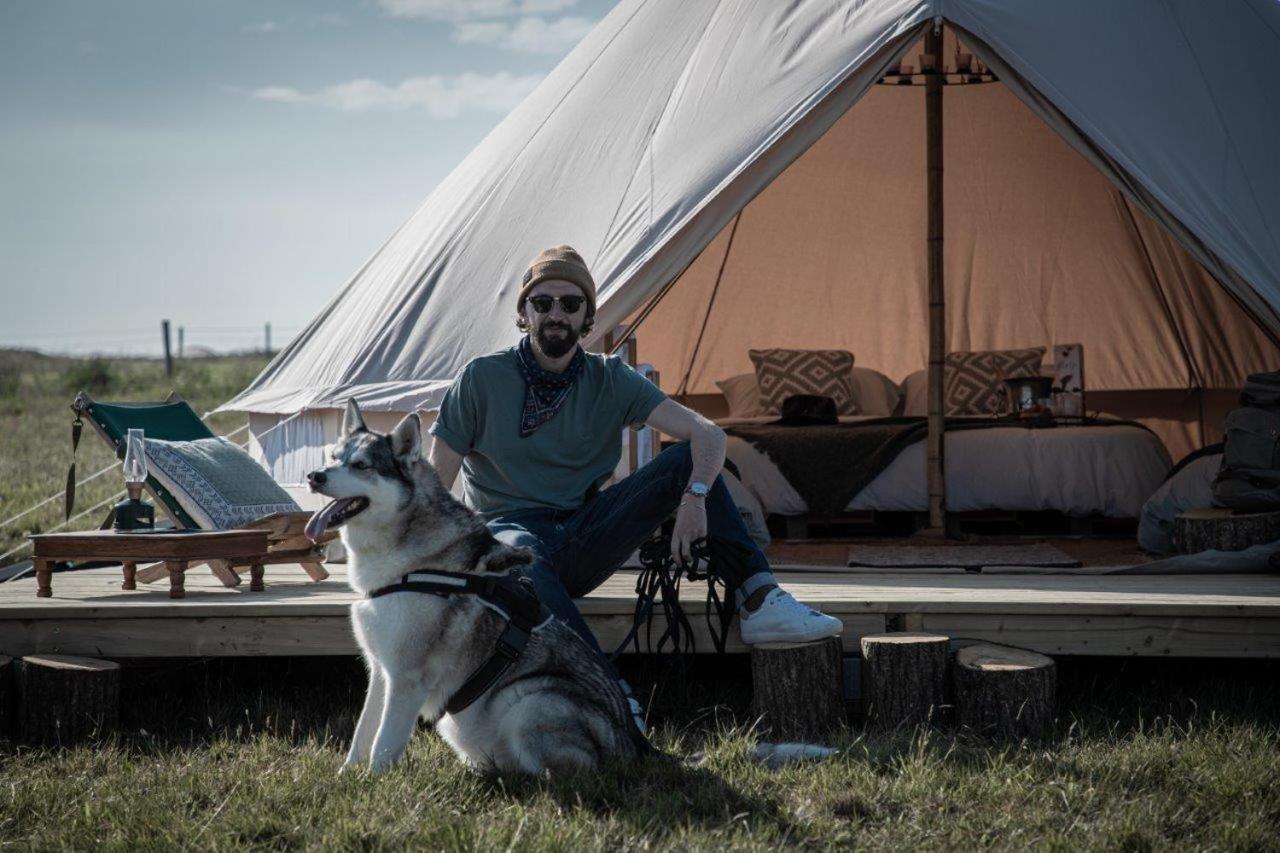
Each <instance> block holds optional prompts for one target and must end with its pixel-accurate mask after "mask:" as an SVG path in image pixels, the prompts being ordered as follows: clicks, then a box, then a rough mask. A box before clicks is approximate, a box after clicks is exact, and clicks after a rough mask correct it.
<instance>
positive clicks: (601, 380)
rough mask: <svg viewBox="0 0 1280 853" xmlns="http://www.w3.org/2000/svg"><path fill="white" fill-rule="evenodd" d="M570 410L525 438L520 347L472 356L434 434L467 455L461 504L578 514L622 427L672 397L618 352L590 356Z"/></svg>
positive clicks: (491, 511)
mask: <svg viewBox="0 0 1280 853" xmlns="http://www.w3.org/2000/svg"><path fill="white" fill-rule="evenodd" d="M585 355H586V359H587V360H586V364H584V365H583V368H582V374H581V375H580V376H579V377H578V379H577V381H576V382H575V383H574V384H573V388H572V390H570V392H569V396H568V398H567V399H566V400H565V403H564V405H563V406H562V407H561V408H560V410H559V411H558V412H556V414H555V416H554V417H552V418H551V420H549V421H547V422H546V423H544V424H542V426H540V427H538V429H537V430H536V431H535V432H534V433H533V434H532V435H530V436H527V437H525V438H521V437H520V415H521V412H522V411H523V409H524V393H525V383H524V376H523V375H522V374H521V373H520V367H519V363H518V359H519V356H518V355H517V354H516V348H515V347H512V348H511V349H506V350H502V351H501V352H495V353H493V354H491V355H482V356H480V357H479V358H475V359H472V360H471V361H470V362H469V363H468V364H467V366H466V367H464V368H463V369H462V373H460V374H459V375H458V378H457V379H455V380H454V382H453V385H452V386H450V388H449V390H448V391H447V392H446V393H445V395H444V400H443V401H442V402H441V403H440V413H439V415H438V417H437V418H436V422H435V423H434V424H432V425H431V434H432V435H434V436H435V437H436V438H437V439H440V440H443V441H444V442H445V443H446V444H448V445H449V446H450V447H451V448H453V449H454V451H455V452H457V453H458V454H459V455H461V456H462V457H463V459H462V477H463V501H464V502H465V503H466V505H467V506H469V507H471V508H472V509H474V510H475V511H476V512H478V513H480V514H481V515H484V516H486V517H490V518H492V517H494V516H498V515H503V514H505V513H508V512H512V511H514V510H519V509H529V508H532V507H537V508H552V509H576V508H578V507H579V506H581V505H582V501H583V498H584V497H585V496H586V494H587V491H588V490H589V489H590V488H591V487H592V486H593V485H598V484H600V483H602V482H603V481H604V480H605V479H607V478H608V477H609V475H611V474H612V473H613V471H614V469H615V468H616V467H617V465H618V460H619V459H620V458H621V456H622V440H621V439H622V429H623V428H624V427H626V426H630V425H633V424H640V423H643V422H644V420H645V419H646V418H648V417H649V413H650V412H652V411H653V410H654V409H655V408H656V407H657V405H658V404H659V403H661V402H662V401H663V400H665V399H666V398H667V395H666V394H664V393H662V391H661V390H660V389H659V388H658V386H656V385H654V384H653V383H652V382H650V381H649V380H647V379H645V378H644V377H643V376H641V375H640V374H638V373H636V372H635V371H634V370H632V369H631V367H630V366H629V365H628V364H627V363H626V362H624V361H623V360H622V359H621V358H618V357H617V356H603V355H599V354H597V353H585Z"/></svg>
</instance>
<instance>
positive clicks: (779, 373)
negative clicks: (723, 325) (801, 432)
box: [747, 349, 858, 415]
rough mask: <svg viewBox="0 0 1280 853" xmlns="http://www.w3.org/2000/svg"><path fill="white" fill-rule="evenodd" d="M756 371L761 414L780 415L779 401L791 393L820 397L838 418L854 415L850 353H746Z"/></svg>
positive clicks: (757, 350)
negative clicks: (829, 401) (828, 400)
mask: <svg viewBox="0 0 1280 853" xmlns="http://www.w3.org/2000/svg"><path fill="white" fill-rule="evenodd" d="M747 355H749V356H751V363H752V364H753V365H755V368H756V383H757V384H758V385H759V386H760V406H761V408H763V409H764V413H765V414H768V415H777V414H781V413H782V402H783V401H784V400H786V399H787V398H788V397H790V396H792V395H794V394H821V395H822V396H824V397H830V398H831V399H833V400H835V402H836V412H837V414H841V415H856V414H858V399H857V397H856V396H855V395H854V392H853V379H852V377H851V376H850V372H851V371H852V370H853V353H851V352H846V351H845V350H833V349H823V350H803V349H753V350H747Z"/></svg>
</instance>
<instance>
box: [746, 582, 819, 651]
mask: <svg viewBox="0 0 1280 853" xmlns="http://www.w3.org/2000/svg"><path fill="white" fill-rule="evenodd" d="M738 626H739V629H740V630H741V631H742V642H744V643H746V644H747V645H749V646H751V645H755V644H756V643H811V642H813V641H815V640H822V639H826V638H827V637H838V636H840V632H841V631H843V630H844V625H843V624H842V623H841V622H840V620H839V619H837V618H835V617H834V616H828V615H827V614H825V613H819V612H818V611H817V610H814V609H813V608H812V607H807V606H805V605H803V604H801V603H800V602H798V601H796V600H795V599H794V598H792V597H791V593H789V592H786V591H785V590H783V589H782V588H781V587H779V588H778V589H774V590H771V591H770V592H769V594H768V595H766V596H765V597H764V601H763V602H762V603H761V604H760V606H759V607H757V608H756V609H755V610H753V611H750V612H748V611H747V610H746V609H745V608H744V609H742V610H740V611H739V612H738Z"/></svg>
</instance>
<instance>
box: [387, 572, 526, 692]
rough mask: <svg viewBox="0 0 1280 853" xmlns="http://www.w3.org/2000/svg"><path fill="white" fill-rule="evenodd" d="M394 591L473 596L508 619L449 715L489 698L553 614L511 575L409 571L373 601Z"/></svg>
mask: <svg viewBox="0 0 1280 853" xmlns="http://www.w3.org/2000/svg"><path fill="white" fill-rule="evenodd" d="M395 592H416V593H421V594H425V595H436V596H439V597H441V598H449V597H451V596H454V595H474V596H476V597H477V598H479V599H480V603H481V604H484V605H485V606H486V607H488V608H489V609H491V610H493V611H495V612H496V613H497V614H498V615H499V616H501V617H502V618H503V619H505V620H506V622H507V624H506V627H504V628H503V630H502V633H501V634H500V635H498V641H497V643H495V644H494V649H493V653H492V654H490V655H489V658H488V660H486V661H485V662H484V663H482V664H481V665H480V666H479V668H477V669H476V671H475V672H473V673H471V675H470V676H468V677H467V680H466V681H464V682H463V683H462V686H461V687H459V688H458V689H457V691H456V692H454V694H453V695H452V696H450V697H449V700H448V701H447V702H446V703H445V706H444V709H445V712H446V713H449V714H457V713H459V712H461V711H463V710H465V709H466V708H467V707H468V706H470V705H471V704H472V703H473V702H475V701H476V700H477V699H479V698H480V697H481V696H483V695H484V692H485V691H486V690H488V689H489V688H490V687H492V686H493V684H494V682H496V681H497V680H498V679H499V678H500V677H501V676H502V674H503V673H504V672H506V671H507V669H508V668H509V667H510V666H511V665H512V664H513V663H515V662H516V661H517V660H519V659H520V655H521V654H522V653H523V652H524V648H525V646H526V645H528V643H529V635H530V634H531V633H533V632H534V631H536V630H537V629H539V628H541V627H542V626H543V625H546V624H547V622H549V621H550V619H551V614H550V613H547V612H546V611H545V610H544V608H543V607H542V602H541V601H539V600H538V597H537V595H535V594H534V593H533V592H532V591H531V590H528V589H525V588H524V587H523V586H522V585H521V584H520V583H519V582H517V581H513V580H511V578H510V576H509V575H505V574H503V575H471V574H462V573H460V572H410V573H409V574H407V575H405V576H404V577H402V578H401V579H400V580H399V582H398V583H393V584H388V585H387V586H383V587H379V588H378V589H375V590H373V591H372V592H370V593H369V595H368V598H378V597H380V596H383V595H390V594H392V593H395Z"/></svg>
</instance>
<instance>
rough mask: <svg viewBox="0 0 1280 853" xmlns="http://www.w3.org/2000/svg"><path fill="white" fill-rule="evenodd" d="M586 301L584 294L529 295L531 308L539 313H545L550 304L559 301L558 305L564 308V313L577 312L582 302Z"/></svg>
mask: <svg viewBox="0 0 1280 853" xmlns="http://www.w3.org/2000/svg"><path fill="white" fill-rule="evenodd" d="M586 301H587V297H585V296H530V297H529V304H530V305H532V306H533V310H534V311H537V312H538V313H539V314H545V313H547V312H548V311H550V310H551V306H552V305H554V304H555V303H557V302H559V303H560V307H561V308H563V309H564V313H566V314H577V313H578V310H579V309H580V308H582V303H584V302H586Z"/></svg>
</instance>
